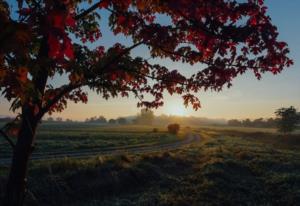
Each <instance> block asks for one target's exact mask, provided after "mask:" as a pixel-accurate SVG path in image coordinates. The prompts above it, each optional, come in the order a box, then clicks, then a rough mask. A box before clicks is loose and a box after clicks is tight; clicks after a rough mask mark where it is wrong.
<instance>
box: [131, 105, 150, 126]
mask: <svg viewBox="0 0 300 206" xmlns="http://www.w3.org/2000/svg"><path fill="white" fill-rule="evenodd" d="M153 120H154V112H153V111H151V110H149V109H141V113H140V114H139V115H138V116H137V117H136V121H135V122H136V123H137V124H144V125H152V124H153Z"/></svg>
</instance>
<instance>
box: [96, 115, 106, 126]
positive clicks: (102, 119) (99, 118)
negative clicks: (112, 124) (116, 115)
mask: <svg viewBox="0 0 300 206" xmlns="http://www.w3.org/2000/svg"><path fill="white" fill-rule="evenodd" d="M96 122H97V123H101V124H105V123H107V120H106V118H105V117H104V116H99V117H98V118H97V120H96Z"/></svg>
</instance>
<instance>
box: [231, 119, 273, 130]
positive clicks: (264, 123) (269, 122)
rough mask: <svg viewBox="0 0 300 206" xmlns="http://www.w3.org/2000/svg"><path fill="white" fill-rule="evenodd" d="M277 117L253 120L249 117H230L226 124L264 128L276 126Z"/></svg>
mask: <svg viewBox="0 0 300 206" xmlns="http://www.w3.org/2000/svg"><path fill="white" fill-rule="evenodd" d="M277 122H278V119H277V118H268V119H264V118H258V119H254V120H250V119H248V118H247V119H244V120H238V119H231V120H228V122H227V124H228V126H234V127H264V128H272V127H276V126H277Z"/></svg>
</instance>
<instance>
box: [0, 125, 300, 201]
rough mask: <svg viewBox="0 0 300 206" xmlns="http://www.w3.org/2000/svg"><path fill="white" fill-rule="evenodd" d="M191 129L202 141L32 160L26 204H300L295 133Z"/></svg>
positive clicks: (299, 146)
mask: <svg viewBox="0 0 300 206" xmlns="http://www.w3.org/2000/svg"><path fill="white" fill-rule="evenodd" d="M194 131H195V132H197V133H199V134H200V135H201V138H202V141H201V142H199V143H197V144H193V145H191V146H188V147H184V148H182V149H178V150H175V151H172V152H162V153H152V154H147V155H146V154H144V155H122V156H117V157H107V156H101V157H94V158H91V159H88V160H74V159H64V160H60V161H52V162H51V161H50V162H40V163H35V164H33V165H32V166H31V169H30V172H29V183H30V185H29V187H30V189H31V192H32V194H34V198H33V196H32V195H31V196H29V197H28V198H27V205H35V204H38V205H42V206H43V205H69V206H71V205H74V206H96V205H103V206H131V205H136V206H140V205H141V206H143V205H149V206H152V205H153V206H154V205H155V206H167V205H172V206H185V205H186V206H198V205H297V204H299V202H300V142H299V141H298V139H299V136H297V135H293V136H288V137H282V136H278V135H277V134H275V133H264V132H257V131H254V132H249V131H241V130H220V129H219V128H205V129H204V128H200V129H199V128H194ZM0 171H1V170H0ZM4 173H5V169H2V176H4ZM2 182H4V178H2ZM0 185H4V184H1V183H0ZM2 190H3V188H2ZM0 191H1V189H0ZM0 194H1V192H0ZM2 194H3V192H2Z"/></svg>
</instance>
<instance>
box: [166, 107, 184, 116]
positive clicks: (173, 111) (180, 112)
mask: <svg viewBox="0 0 300 206" xmlns="http://www.w3.org/2000/svg"><path fill="white" fill-rule="evenodd" d="M166 112H167V114H169V115H176V116H187V115H188V110H187V109H186V108H185V107H184V106H183V105H180V104H178V105H172V106H170V107H168V108H167V110H166Z"/></svg>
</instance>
